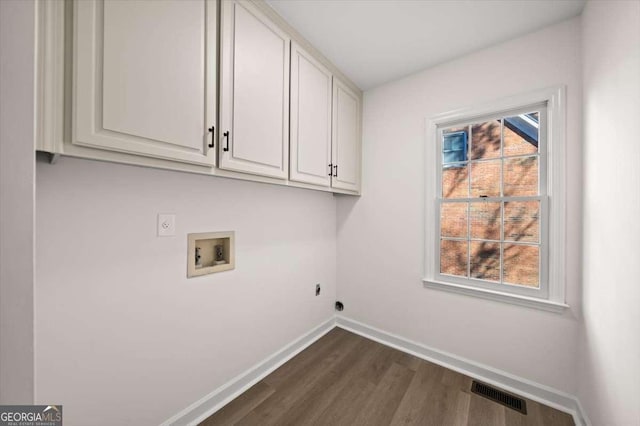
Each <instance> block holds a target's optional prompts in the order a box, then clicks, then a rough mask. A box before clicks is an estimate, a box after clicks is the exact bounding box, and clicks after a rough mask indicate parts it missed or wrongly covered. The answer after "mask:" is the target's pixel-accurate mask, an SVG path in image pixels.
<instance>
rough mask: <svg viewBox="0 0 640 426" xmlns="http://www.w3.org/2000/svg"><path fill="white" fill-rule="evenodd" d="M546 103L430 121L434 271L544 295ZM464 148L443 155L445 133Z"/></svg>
mask: <svg viewBox="0 0 640 426" xmlns="http://www.w3.org/2000/svg"><path fill="white" fill-rule="evenodd" d="M546 113H547V108H546V104H538V105H533V106H530V107H526V108H521V109H516V110H512V111H509V112H507V113H502V114H495V115H493V116H485V117H481V118H477V119H473V120H468V121H465V122H458V123H452V124H444V125H439V126H438V138H437V140H438V144H439V146H438V151H439V152H442V155H441V156H438V157H439V158H438V159H439V162H440V161H441V163H440V164H438V165H437V169H438V170H439V174H438V180H439V183H438V187H439V188H440V191H439V194H438V196H437V206H438V213H436V220H437V227H436V229H437V230H438V238H437V247H436V254H437V255H436V259H435V260H436V274H437V278H438V279H439V280H441V281H443V282H453V283H458V284H465V285H469V284H470V285H473V286H478V287H485V288H489V289H497V290H499V291H506V292H513V293H519V294H525V295H531V296H535V297H546V295H547V291H548V290H547V289H548V286H547V275H546V265H545V261H544V256H545V253H546V252H547V249H546V245H547V241H546V238H544V237H543V235H544V232H543V230H544V229H546V226H547V224H546V221H547V218H546V216H545V212H546V203H547V200H546V174H545V173H546V155H545V152H544V149H545V139H546V133H547V131H546ZM450 134H463V135H464V136H465V137H466V140H467V141H468V143H467V144H466V149H467V151H466V154H465V155H462V154H457V157H456V160H457V161H448V162H447V161H446V160H447V159H450V158H451V157H450V156H449V157H447V156H446V155H445V151H450V148H451V144H447V142H446V139H447V137H448V136H447V135H450Z"/></svg>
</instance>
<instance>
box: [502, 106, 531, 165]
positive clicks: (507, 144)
mask: <svg viewBox="0 0 640 426" xmlns="http://www.w3.org/2000/svg"><path fill="white" fill-rule="evenodd" d="M538 123H539V114H538V113H537V112H533V113H529V114H521V115H516V116H513V117H505V118H504V130H503V132H504V155H505V156H506V157H508V156H512V155H526V154H535V153H537V152H538V134H539V132H538Z"/></svg>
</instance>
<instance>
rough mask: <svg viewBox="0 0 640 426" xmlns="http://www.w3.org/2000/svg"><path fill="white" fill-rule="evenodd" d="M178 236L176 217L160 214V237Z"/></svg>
mask: <svg viewBox="0 0 640 426" xmlns="http://www.w3.org/2000/svg"><path fill="white" fill-rule="evenodd" d="M174 235H176V215H174V214H162V213H161V214H158V237H171V236H174Z"/></svg>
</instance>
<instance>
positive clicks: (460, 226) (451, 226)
mask: <svg viewBox="0 0 640 426" xmlns="http://www.w3.org/2000/svg"><path fill="white" fill-rule="evenodd" d="M467 207H468V204H467V203H442V205H441V206H440V235H441V236H443V237H458V238H466V237H467Z"/></svg>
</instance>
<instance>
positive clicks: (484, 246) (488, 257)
mask: <svg viewBox="0 0 640 426" xmlns="http://www.w3.org/2000/svg"><path fill="white" fill-rule="evenodd" d="M471 276H472V277H473V278H481V279H483V280H490V281H500V243H492V242H489V241H472V242H471Z"/></svg>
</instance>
